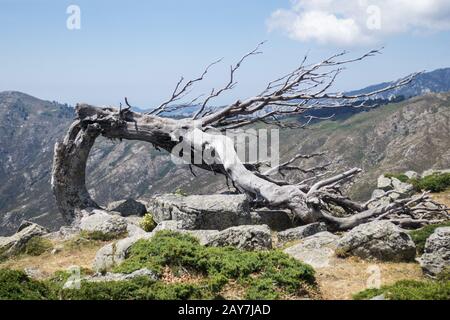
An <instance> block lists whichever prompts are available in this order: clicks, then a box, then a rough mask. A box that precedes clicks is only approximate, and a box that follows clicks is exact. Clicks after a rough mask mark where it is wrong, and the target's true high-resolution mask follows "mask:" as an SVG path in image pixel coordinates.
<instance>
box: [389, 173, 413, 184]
mask: <svg viewBox="0 0 450 320" xmlns="http://www.w3.org/2000/svg"><path fill="white" fill-rule="evenodd" d="M384 176H385V177H386V178H396V179H398V180H400V181H401V182H405V183H406V182H409V178H408V176H407V175H405V174H403V173H398V174H396V173H386V174H385V175H384Z"/></svg>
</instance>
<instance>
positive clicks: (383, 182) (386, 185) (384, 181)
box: [377, 175, 392, 191]
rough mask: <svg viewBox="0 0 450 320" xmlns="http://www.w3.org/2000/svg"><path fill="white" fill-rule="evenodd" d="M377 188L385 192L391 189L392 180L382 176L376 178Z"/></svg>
mask: <svg viewBox="0 0 450 320" xmlns="http://www.w3.org/2000/svg"><path fill="white" fill-rule="evenodd" d="M377 188H378V189H381V190H384V191H387V190H391V189H392V180H391V179H389V178H386V177H385V176H384V175H381V176H379V177H378V182H377Z"/></svg>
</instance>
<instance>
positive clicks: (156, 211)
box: [148, 194, 294, 230]
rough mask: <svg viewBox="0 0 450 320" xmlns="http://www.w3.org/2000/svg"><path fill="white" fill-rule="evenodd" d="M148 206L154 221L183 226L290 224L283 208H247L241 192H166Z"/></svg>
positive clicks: (213, 227) (218, 227)
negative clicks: (177, 223) (194, 193)
mask: <svg viewBox="0 0 450 320" xmlns="http://www.w3.org/2000/svg"><path fill="white" fill-rule="evenodd" d="M148 210H149V212H151V213H152V214H153V218H154V220H155V222H156V223H160V222H162V221H168V220H176V221H180V223H181V229H185V230H224V229H227V228H230V227H234V226H240V225H268V226H269V227H270V228H271V229H272V230H285V229H288V228H292V227H293V226H294V225H293V224H292V220H291V218H290V217H289V214H288V212H286V211H274V210H258V211H252V212H251V211H250V205H249V202H248V200H247V198H246V197H245V195H226V194H216V195H193V196H181V195H175V194H166V195H160V196H156V197H154V198H153V199H152V200H150V202H149V203H148Z"/></svg>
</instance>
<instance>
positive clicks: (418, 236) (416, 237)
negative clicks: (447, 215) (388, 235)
mask: <svg viewBox="0 0 450 320" xmlns="http://www.w3.org/2000/svg"><path fill="white" fill-rule="evenodd" d="M440 227H450V222H447V223H442V224H432V225H429V226H425V227H423V228H421V229H418V230H414V231H411V232H410V233H409V234H410V236H411V238H412V240H413V241H414V243H415V244H416V248H417V252H418V253H419V254H422V253H423V250H424V249H425V242H426V241H427V239H428V237H429V236H431V235H432V234H433V233H434V231H435V230H436V229H437V228H440Z"/></svg>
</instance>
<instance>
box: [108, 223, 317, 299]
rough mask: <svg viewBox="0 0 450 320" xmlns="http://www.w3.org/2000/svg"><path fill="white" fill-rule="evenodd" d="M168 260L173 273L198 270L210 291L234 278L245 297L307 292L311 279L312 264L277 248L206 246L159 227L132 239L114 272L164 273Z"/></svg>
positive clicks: (311, 283) (213, 291)
mask: <svg viewBox="0 0 450 320" xmlns="http://www.w3.org/2000/svg"><path fill="white" fill-rule="evenodd" d="M166 266H168V267H169V268H170V269H171V271H172V272H173V273H174V274H176V273H178V272H179V271H180V270H188V271H189V272H190V274H199V275H201V276H202V278H204V285H205V286H206V287H207V288H208V291H210V295H211V296H214V295H216V294H218V293H219V292H220V290H222V289H223V288H224V286H225V285H226V284H227V283H229V281H230V280H235V281H237V283H238V284H239V285H241V286H242V287H244V288H245V289H246V298H251V299H276V298H280V297H282V296H283V295H288V294H294V295H296V294H298V295H300V294H305V293H307V292H308V289H309V288H311V287H313V286H314V284H315V278H314V270H313V269H312V268H311V267H310V266H308V265H306V264H303V263H301V262H298V261H296V260H294V259H292V258H290V257H289V256H288V255H286V254H284V253H282V252H280V251H276V250H275V251H264V252H250V251H242V250H238V249H235V248H230V247H226V248H210V247H204V246H201V245H200V244H199V243H198V240H197V239H195V238H193V237H191V236H189V235H183V234H179V233H175V232H167V231H164V232H159V233H158V234H157V235H155V237H153V238H152V240H150V241H144V240H142V241H139V242H137V243H136V244H134V245H133V247H132V248H131V251H130V257H129V258H128V259H127V260H125V262H124V263H122V264H121V265H120V266H119V267H117V268H116V270H115V271H116V272H124V273H131V272H133V271H135V270H138V269H141V268H149V269H151V270H154V271H155V272H156V273H158V274H160V275H161V274H162V272H163V270H164V267H166Z"/></svg>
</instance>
